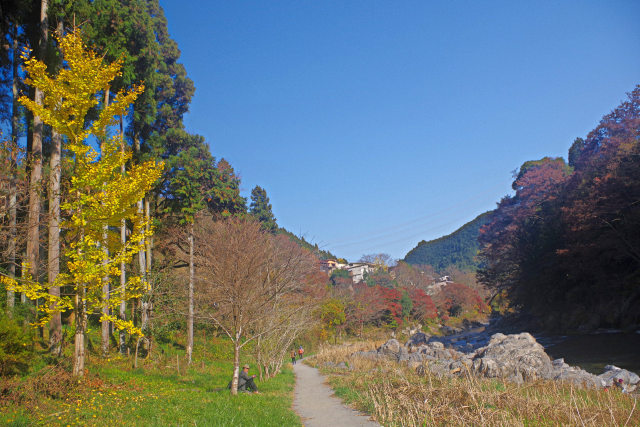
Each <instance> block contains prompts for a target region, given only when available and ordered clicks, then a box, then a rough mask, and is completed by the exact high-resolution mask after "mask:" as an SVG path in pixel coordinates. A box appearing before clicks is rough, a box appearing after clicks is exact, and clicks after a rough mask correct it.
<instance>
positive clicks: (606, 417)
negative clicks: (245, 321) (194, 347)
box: [315, 342, 640, 426]
mask: <svg viewBox="0 0 640 427" xmlns="http://www.w3.org/2000/svg"><path fill="white" fill-rule="evenodd" d="M378 345H379V344H378V343H375V342H364V343H356V344H350V345H342V346H336V347H324V348H321V349H320V351H319V352H318V354H317V356H316V361H315V362H316V363H317V364H318V365H320V366H322V364H323V363H325V362H334V363H339V362H342V361H346V362H347V363H348V364H349V366H350V368H351V370H344V369H342V370H339V369H323V371H324V372H325V373H328V374H329V376H330V382H331V384H332V386H333V387H334V389H336V391H337V393H338V394H341V395H342V396H343V397H345V398H346V400H347V401H349V403H351V404H353V405H354V406H356V407H357V408H358V409H360V410H363V411H366V412H369V413H371V414H372V415H373V416H374V418H375V419H376V420H377V421H378V422H380V423H381V424H383V425H388V426H396V425H398V426H399V425H402V426H422V425H483V426H484V425H500V426H503V425H508V426H517V425H579V426H603V425H620V426H626V425H629V426H637V425H640V408H636V399H637V397H634V396H630V395H626V394H622V393H620V392H619V391H618V390H610V391H604V390H591V389H582V388H578V387H575V386H572V385H569V384H561V383H558V382H554V381H536V382H530V383H526V384H513V383H508V382H503V381H499V380H492V379H484V378H476V377H474V376H471V375H469V373H465V374H464V375H463V376H461V377H459V378H438V377H436V376H435V375H432V374H431V373H430V372H429V370H428V369H427V370H426V371H427V374H426V375H425V376H418V375H416V374H415V369H412V368H409V367H408V366H407V365H406V364H399V363H395V362H390V361H373V360H368V359H362V358H351V357H350V354H352V353H353V352H354V351H357V350H370V349H373V348H376V347H377V346H378Z"/></svg>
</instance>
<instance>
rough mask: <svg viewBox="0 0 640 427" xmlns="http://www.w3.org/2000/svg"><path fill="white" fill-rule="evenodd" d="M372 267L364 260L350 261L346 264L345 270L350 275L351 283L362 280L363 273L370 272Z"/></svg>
mask: <svg viewBox="0 0 640 427" xmlns="http://www.w3.org/2000/svg"><path fill="white" fill-rule="evenodd" d="M372 269H373V265H372V264H369V263H366V262H352V263H349V264H347V266H346V270H347V271H348V272H349V274H350V275H351V280H353V283H359V282H362V281H363V280H364V275H365V273H368V272H370V271H371V270H372Z"/></svg>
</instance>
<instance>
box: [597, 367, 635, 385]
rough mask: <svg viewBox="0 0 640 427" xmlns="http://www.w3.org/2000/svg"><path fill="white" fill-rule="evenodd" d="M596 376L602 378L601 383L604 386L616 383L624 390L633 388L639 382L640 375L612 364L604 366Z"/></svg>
mask: <svg viewBox="0 0 640 427" xmlns="http://www.w3.org/2000/svg"><path fill="white" fill-rule="evenodd" d="M598 378H600V379H601V380H602V382H603V385H604V386H606V387H610V386H612V385H617V386H619V387H622V388H623V389H624V390H625V391H633V390H635V389H636V387H637V386H638V383H640V377H638V375H637V374H635V373H633V372H631V371H627V370H626V369H622V368H618V367H617V366H614V365H607V366H605V367H604V373H602V374H600V375H598Z"/></svg>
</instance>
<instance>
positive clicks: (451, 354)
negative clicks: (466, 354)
mask: <svg viewBox="0 0 640 427" xmlns="http://www.w3.org/2000/svg"><path fill="white" fill-rule="evenodd" d="M413 350H414V352H416V353H420V354H423V355H425V356H431V357H434V358H436V359H445V360H446V359H457V358H459V357H461V356H462V353H460V352H459V351H456V350H454V349H452V348H445V347H444V344H442V343H441V342H439V341H431V342H429V343H427V344H423V345H421V346H419V347H416V348H415V349H413Z"/></svg>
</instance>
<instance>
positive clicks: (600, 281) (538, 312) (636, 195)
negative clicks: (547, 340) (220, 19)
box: [479, 86, 640, 330]
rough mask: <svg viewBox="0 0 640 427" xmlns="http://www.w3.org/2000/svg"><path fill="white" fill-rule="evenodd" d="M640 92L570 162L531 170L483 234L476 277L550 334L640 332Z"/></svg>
mask: <svg viewBox="0 0 640 427" xmlns="http://www.w3.org/2000/svg"><path fill="white" fill-rule="evenodd" d="M639 131H640V86H637V87H636V88H635V89H634V90H633V92H631V93H629V94H628V97H627V99H626V100H625V101H624V102H622V103H621V104H620V105H619V106H618V107H617V108H615V109H614V110H613V111H612V112H611V113H609V114H607V115H606V116H604V117H603V118H602V120H601V122H600V124H599V125H598V126H597V127H596V128H595V129H594V130H593V131H591V132H590V133H589V134H588V135H587V137H586V138H585V139H582V138H577V139H576V140H575V142H574V143H573V145H572V146H571V148H570V150H569V153H568V154H569V155H568V158H569V162H568V164H567V163H566V162H565V161H564V160H563V159H561V158H550V157H545V158H543V159H541V160H537V161H528V162H525V163H524V164H523V165H522V166H521V167H520V170H519V173H518V174H517V176H516V178H515V180H514V182H513V190H515V194H514V195H513V196H506V197H504V198H503V199H502V200H501V201H500V203H499V204H498V208H497V210H496V211H495V214H494V215H493V216H492V218H491V220H490V221H489V222H488V223H487V224H486V225H485V226H484V227H483V228H482V229H481V235H480V241H481V243H482V250H481V259H482V260H483V261H484V263H485V267H484V268H483V269H482V271H481V272H480V276H479V277H480V279H481V280H482V282H484V283H485V284H486V285H487V286H489V287H491V288H493V290H494V292H499V291H504V292H505V293H506V294H507V295H508V296H509V298H510V299H511V302H512V304H513V305H514V306H515V307H516V308H520V309H521V310H522V311H523V312H526V313H530V314H533V315H534V316H535V318H537V319H539V320H540V321H541V322H542V324H543V325H544V326H546V327H549V328H563V329H580V330H590V329H594V328H597V327H616V328H618V327H621V328H637V327H638V325H640V280H639V279H640V276H639V272H640V180H639V179H638V177H639V176H640V161H639V160H638V159H639V158H640V157H639V156H640V139H639V134H638V132H639Z"/></svg>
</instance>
